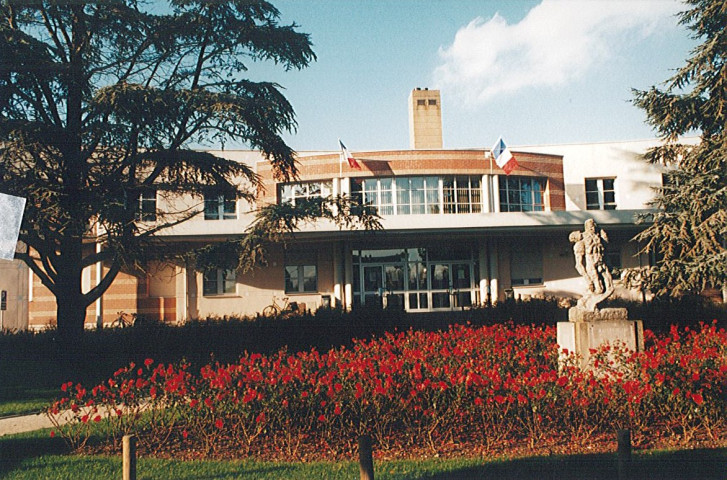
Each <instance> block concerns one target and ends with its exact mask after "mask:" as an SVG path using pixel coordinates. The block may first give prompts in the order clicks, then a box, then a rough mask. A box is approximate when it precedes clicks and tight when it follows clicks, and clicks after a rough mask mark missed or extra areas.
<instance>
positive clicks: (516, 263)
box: [510, 239, 543, 286]
mask: <svg viewBox="0 0 727 480" xmlns="http://www.w3.org/2000/svg"><path fill="white" fill-rule="evenodd" d="M510 281H511V284H512V285H513V286H520V285H538V284H542V283H543V250H542V246H541V244H540V243H539V242H536V241H530V240H523V239H515V241H513V242H511V248H510Z"/></svg>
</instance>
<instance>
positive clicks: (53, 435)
mask: <svg viewBox="0 0 727 480" xmlns="http://www.w3.org/2000/svg"><path fill="white" fill-rule="evenodd" d="M55 436H56V432H55V430H51V431H50V438H53V437H55Z"/></svg>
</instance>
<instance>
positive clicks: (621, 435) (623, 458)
mask: <svg viewBox="0 0 727 480" xmlns="http://www.w3.org/2000/svg"><path fill="white" fill-rule="evenodd" d="M616 439H617V442H618V448H617V450H616V452H617V456H618V459H617V462H618V464H617V467H618V478H619V479H625V478H628V473H629V466H630V465H631V430H628V429H625V430H619V431H618V432H617V433H616Z"/></svg>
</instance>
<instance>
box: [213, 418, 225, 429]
mask: <svg viewBox="0 0 727 480" xmlns="http://www.w3.org/2000/svg"><path fill="white" fill-rule="evenodd" d="M224 426H225V423H224V422H223V421H222V420H221V419H219V418H218V419H217V420H215V427H217V428H218V429H222V427H224Z"/></svg>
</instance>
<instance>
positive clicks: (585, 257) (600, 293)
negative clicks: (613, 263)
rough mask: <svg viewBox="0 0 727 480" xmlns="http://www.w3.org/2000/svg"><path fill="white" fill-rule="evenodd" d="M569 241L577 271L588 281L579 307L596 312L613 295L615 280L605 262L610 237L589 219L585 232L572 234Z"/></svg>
mask: <svg viewBox="0 0 727 480" xmlns="http://www.w3.org/2000/svg"><path fill="white" fill-rule="evenodd" d="M568 239H569V240H570V241H571V243H573V256H574V257H575V262H576V270H577V271H578V273H579V274H580V275H581V276H582V277H583V279H584V280H585V281H586V288H587V292H586V294H585V295H583V297H581V299H580V300H578V305H577V306H578V307H579V308H581V309H584V310H587V311H589V312H596V311H597V308H596V307H597V305H598V304H599V303H600V302H602V301H603V300H605V299H606V298H608V297H609V296H610V295H611V294H612V293H613V278H612V277H611V272H610V271H609V269H608V267H607V266H606V262H605V261H604V254H605V252H606V244H607V243H608V235H606V232H605V231H603V230H602V229H599V228H598V226H597V225H596V222H595V221H594V220H593V219H592V218H589V219H588V220H586V221H585V223H584V231H583V232H579V231H575V232H571V234H570V235H569V236H568Z"/></svg>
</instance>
